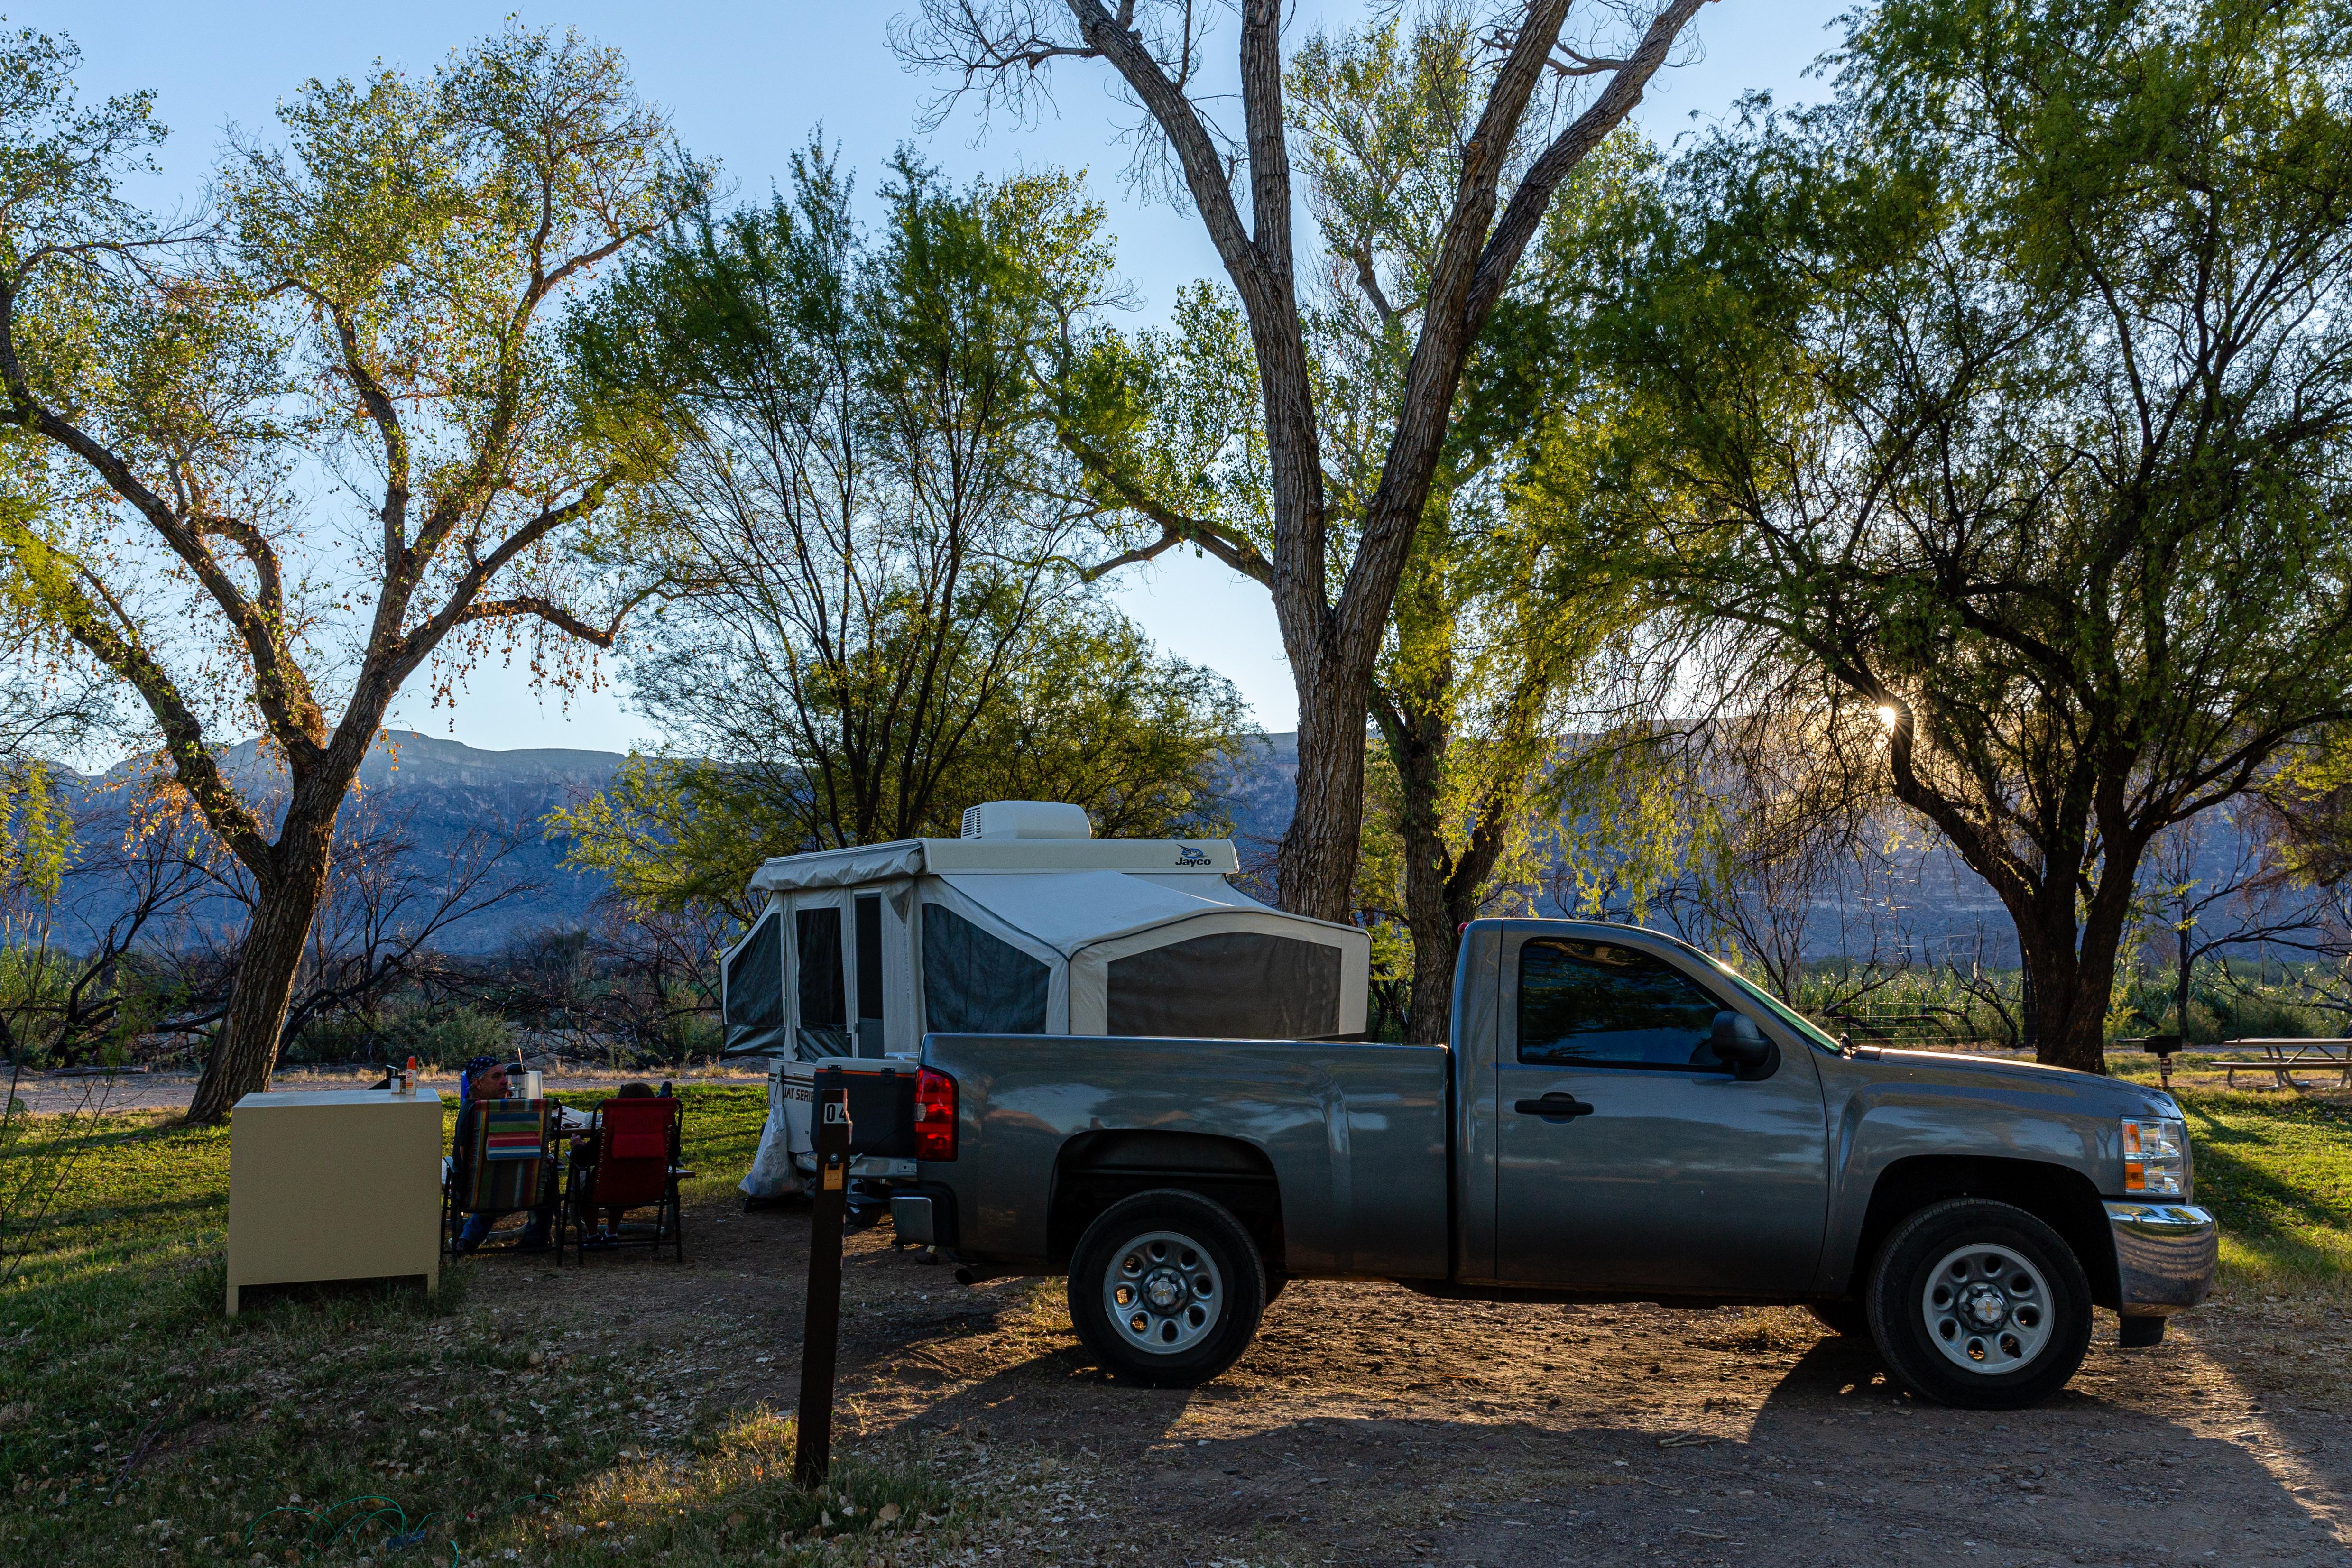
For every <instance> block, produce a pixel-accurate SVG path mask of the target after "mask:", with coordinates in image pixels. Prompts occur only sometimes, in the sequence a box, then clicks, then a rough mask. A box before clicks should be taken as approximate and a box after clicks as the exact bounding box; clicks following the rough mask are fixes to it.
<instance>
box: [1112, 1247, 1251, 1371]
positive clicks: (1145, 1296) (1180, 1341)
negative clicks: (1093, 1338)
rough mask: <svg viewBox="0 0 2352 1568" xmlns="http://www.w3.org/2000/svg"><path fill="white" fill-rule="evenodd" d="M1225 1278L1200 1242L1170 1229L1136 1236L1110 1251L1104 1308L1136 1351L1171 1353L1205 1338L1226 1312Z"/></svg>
mask: <svg viewBox="0 0 2352 1568" xmlns="http://www.w3.org/2000/svg"><path fill="white" fill-rule="evenodd" d="M1224 1300H1225V1282H1224V1280H1223V1278H1222V1277H1221V1276H1220V1275H1219V1274H1218V1273H1217V1266H1216V1264H1215V1263H1214V1262H1213V1261H1212V1260H1211V1258H1210V1257H1209V1254H1208V1252H1207V1251H1206V1249H1204V1248H1203V1247H1202V1246H1201V1244H1200V1243H1199V1242H1196V1241H1194V1240H1193V1239H1192V1237H1189V1236H1183V1235H1180V1234H1179V1233H1177V1232H1175V1231H1172V1230H1155V1231H1150V1232H1147V1233H1145V1234H1144V1235H1142V1236H1139V1237H1135V1238H1134V1239H1133V1240H1132V1241H1129V1243H1128V1244H1127V1245H1126V1246H1124V1247H1120V1248H1119V1249H1118V1252H1116V1253H1115V1254H1113V1255H1112V1257H1111V1260H1110V1268H1109V1270H1108V1273H1106V1275H1105V1276H1104V1279H1103V1310H1104V1311H1105V1312H1106V1313H1108V1315H1109V1318H1110V1321H1111V1327H1113V1328H1114V1329H1116V1330H1118V1332H1119V1335H1120V1337H1121V1338H1123V1339H1125V1340H1126V1341H1127V1342H1128V1343H1129V1344H1130V1345H1132V1346H1134V1347H1135V1348H1136V1349H1137V1350H1139V1351H1145V1352H1150V1354H1152V1355H1175V1354H1177V1353H1179V1352H1183V1351H1188V1350H1191V1349H1192V1347H1193V1346H1194V1345H1196V1344H1199V1343H1200V1342H1202V1340H1203V1339H1206V1338H1207V1337H1208V1336H1209V1334H1210V1332H1211V1331H1213V1330H1214V1329H1215V1328H1216V1326H1217V1320H1218V1319H1220V1318H1222V1317H1223V1316H1224Z"/></svg>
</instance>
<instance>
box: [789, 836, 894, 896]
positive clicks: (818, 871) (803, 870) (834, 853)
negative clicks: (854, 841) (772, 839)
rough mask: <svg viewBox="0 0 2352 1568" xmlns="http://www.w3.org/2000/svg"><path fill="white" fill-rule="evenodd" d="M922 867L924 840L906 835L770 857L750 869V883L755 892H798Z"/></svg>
mask: <svg viewBox="0 0 2352 1568" xmlns="http://www.w3.org/2000/svg"><path fill="white" fill-rule="evenodd" d="M922 871H923V843H922V840H921V839H919V838H906V839H900V840H898V842H896V843H892V844H874V845H868V846H866V847H863V848H858V849H835V850H830V851H826V852H824V853H822V854H815V855H793V856H788V857H785V858H779V859H775V860H770V861H768V862H766V863H765V864H763V865H762V866H761V868H759V869H758V870H756V871H754V872H752V873H751V884H750V886H751V890H752V891H753V892H755V893H795V892H800V891H802V890H803V889H819V888H855V887H866V886H869V885H871V884H873V883H876V882H887V881H889V880H891V879H893V878H900V877H919V876H920V875H922Z"/></svg>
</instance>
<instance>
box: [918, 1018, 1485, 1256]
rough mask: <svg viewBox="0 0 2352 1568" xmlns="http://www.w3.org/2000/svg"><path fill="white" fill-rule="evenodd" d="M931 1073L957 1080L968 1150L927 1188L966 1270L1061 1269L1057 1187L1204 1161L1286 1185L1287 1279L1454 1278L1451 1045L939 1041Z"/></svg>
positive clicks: (933, 1040) (930, 1178)
mask: <svg viewBox="0 0 2352 1568" xmlns="http://www.w3.org/2000/svg"><path fill="white" fill-rule="evenodd" d="M923 1060H924V1062H925V1063H926V1064H927V1065H929V1066H931V1067H935V1068H940V1070H942V1071H944V1072H946V1073H948V1074H950V1076H952V1077H953V1078H954V1079H955V1080H956V1085H957V1097H958V1098H957V1117H956V1121H957V1127H958V1149H957V1156H956V1158H955V1159H954V1160H953V1161H951V1162H938V1163H923V1164H922V1165H921V1166H920V1167H919V1170H920V1175H921V1178H922V1180H923V1181H924V1182H926V1183H927V1184H937V1185H939V1186H943V1187H945V1188H947V1189H949V1191H950V1192H951V1193H952V1194H953V1195H954V1206H955V1212H956V1216H957V1218H956V1230H957V1242H956V1245H957V1249H958V1250H959V1251H960V1252H961V1253H963V1254H964V1255H965V1256H967V1257H971V1258H987V1259H992V1260H995V1261H999V1262H1002V1263H1005V1264H1008V1265H1013V1266H1018V1267H1030V1268H1053V1267H1056V1266H1057V1265H1058V1264H1059V1262H1060V1259H1059V1258H1057V1257H1056V1256H1055V1254H1056V1250H1057V1248H1061V1247H1067V1246H1068V1245H1069V1243H1070V1241H1071V1240H1072V1239H1074V1238H1071V1237H1059V1236H1055V1234H1053V1225H1052V1218H1051V1215H1052V1213H1053V1208H1054V1197H1055V1192H1056V1190H1057V1189H1058V1188H1059V1187H1060V1186H1061V1185H1063V1184H1065V1183H1066V1182H1068V1181H1071V1180H1073V1179H1076V1177H1077V1176H1078V1175H1080V1174H1082V1173H1087V1172H1088V1171H1100V1170H1102V1169H1105V1168H1108V1169H1113V1170H1116V1171H1118V1172H1120V1173H1125V1174H1126V1175H1127V1177H1128V1179H1129V1180H1138V1179H1148V1177H1149V1175H1150V1170H1151V1168H1152V1163H1153V1162H1155V1161H1160V1160H1168V1161H1175V1162H1181V1161H1183V1160H1187V1159H1192V1158H1195V1157H1198V1158H1208V1159H1223V1160H1226V1161H1228V1162H1230V1163H1229V1166H1228V1167H1227V1168H1229V1169H1231V1170H1232V1171H1234V1173H1235V1179H1237V1180H1252V1181H1258V1182H1263V1181H1265V1180H1266V1179H1269V1178H1270V1179H1271V1180H1272V1181H1273V1182H1274V1183H1275V1184H1276V1185H1277V1186H1278V1189H1279V1195H1280V1205H1281V1221H1282V1230H1283V1242H1284V1252H1285V1255H1286V1259H1287V1267H1288V1270H1289V1272H1290V1273H1292V1274H1296V1275H1315V1276H1357V1277H1363V1278H1371V1279H1444V1277H1445V1276H1446V1274H1447V1272H1448V1262H1449V1259H1448V1257H1447V1251H1448V1225H1447V1212H1446V1211H1447V1194H1448V1193H1449V1191H1450V1190H1451V1188H1450V1184H1449V1181H1448V1176H1447V1153H1446V1143H1447V1131H1448V1100H1447V1092H1446V1090H1447V1077H1448V1073H1449V1072H1450V1070H1451V1054H1450V1053H1449V1052H1448V1051H1447V1050H1446V1049H1445V1048H1444V1047H1442V1046H1392V1045H1376V1044H1363V1043H1357V1042H1339V1041H1297V1040H1187V1039H1139V1038H1132V1037H1085V1036H1042V1035H933V1036H930V1037H928V1038H927V1039H926V1040H925V1041H924V1045H923ZM1138 1134H1140V1135H1142V1136H1135V1135H1138ZM1122 1135H1126V1136H1122Z"/></svg>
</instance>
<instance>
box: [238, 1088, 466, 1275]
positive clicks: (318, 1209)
mask: <svg viewBox="0 0 2352 1568" xmlns="http://www.w3.org/2000/svg"><path fill="white" fill-rule="evenodd" d="M415 1275H422V1276H423V1277H424V1279H425V1288H426V1289H432V1288H433V1287H434V1285H435V1284H436V1283H437V1282H438V1281H439V1279H440V1278H441V1099H440V1097H439V1096H438V1095H436V1094H429V1093H420V1094H417V1095H415V1096H414V1097H403V1096H401V1095H397V1094H394V1093H391V1092H389V1091H387V1090H383V1089H346V1090H334V1091H330V1092H326V1093H319V1094H248V1095H247V1096H246V1097H245V1098H244V1099H243V1100H238V1101H237V1102H236V1108H235V1110H232V1111H231V1112H230V1115H229V1156H228V1312H229V1316H231V1317H235V1316H236V1308H237V1292H238V1291H239V1290H241V1289H244V1288H245V1287H246V1286H247V1285H288V1284H295V1283H298V1282H302V1281H308V1280H315V1279H385V1278H400V1277H403V1276H415Z"/></svg>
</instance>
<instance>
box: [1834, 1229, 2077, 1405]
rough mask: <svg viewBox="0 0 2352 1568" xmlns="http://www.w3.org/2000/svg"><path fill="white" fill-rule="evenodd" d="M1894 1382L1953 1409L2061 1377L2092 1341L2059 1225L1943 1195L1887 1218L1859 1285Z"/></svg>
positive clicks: (2037, 1396)
mask: <svg viewBox="0 0 2352 1568" xmlns="http://www.w3.org/2000/svg"><path fill="white" fill-rule="evenodd" d="M1864 1306H1865V1307H1867V1308H1868V1309H1869V1311H1870V1334H1871V1338H1872V1339H1873V1340H1874V1341H1876V1342H1877V1344H1878V1351H1879V1353H1880V1354H1881V1355H1883V1356H1885V1358H1886V1365H1887V1369H1888V1370H1889V1371H1890V1372H1892V1373H1894V1374H1895V1381H1897V1382H1898V1383H1900V1384H1903V1385H1904V1386H1905V1387H1906V1388H1908V1389H1909V1390H1910V1391H1911V1392H1912V1393H1913V1394H1917V1395H1918V1396H1919V1397H1920V1398H1922V1399H1932V1400H1934V1401H1935V1402H1936V1403H1937V1404H1938V1405H1954V1406H1957V1407H1958V1408H1960V1409H1964V1410H2017V1409H2021V1408H2023V1407H2024V1406H2026V1405H2034V1404H2038V1403H2040V1402H2041V1401H2042V1400H2044V1399H2046V1398H2048V1397H2049V1396H2050V1395H2051V1394H2055V1393H2057V1392H2058V1390H2059V1389H2061V1388H2063V1386H2065V1384H2066V1380H2067V1379H2069V1378H2071V1377H2073V1376H2074V1372H2075V1369H2076V1368H2077V1367H2080V1366H2081V1365H2082V1364H2083V1354H2084V1352H2085V1351H2086V1350H2087V1349H2089V1347H2090V1343H2091V1283H2090V1280H2089V1279H2087V1278H2086V1277H2085V1276H2084V1272H2083V1265H2082V1263H2081V1261H2080V1260H2079V1259H2077V1258H2075V1256H2074V1250H2073V1248H2071V1247H2068V1246H2067V1245H2066V1243H2065V1241H2064V1239H2063V1238H2062V1237H2060V1236H2059V1235H2058V1233H2057V1232H2056V1231H2054V1230H2052V1229H2051V1228H2050V1227H2049V1226H2046V1225H2044V1224H2042V1221H2040V1220H2038V1219H2036V1218H2034V1217H2033V1215H2030V1214H2028V1213H2026V1212H2025V1211H2024V1210H2023V1209H2021V1208H2018V1207H2017V1206H2015V1205H2011V1204H2003V1203H1994V1202H1992V1201H1990V1199H1985V1198H1952V1199H1949V1200H1948V1201H1946V1202H1943V1203H1939V1204H1931V1205H1928V1206H1927V1207H1926V1208H1924V1209H1921V1210H1920V1211H1919V1212H1918V1213H1917V1214H1915V1215H1912V1216H1911V1217H1910V1218H1909V1219H1906V1220H1905V1221H1904V1222H1903V1223H1902V1224H1901V1225H1900V1226H1896V1227H1895V1234H1894V1235H1892V1236H1890V1237H1887V1238H1886V1245H1885V1247H1881V1248H1880V1249H1879V1253H1878V1258H1877V1260H1876V1262H1874V1264H1873V1265H1872V1266H1871V1271H1870V1284H1869V1287H1868V1289H1866V1290H1865V1291H1864Z"/></svg>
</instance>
